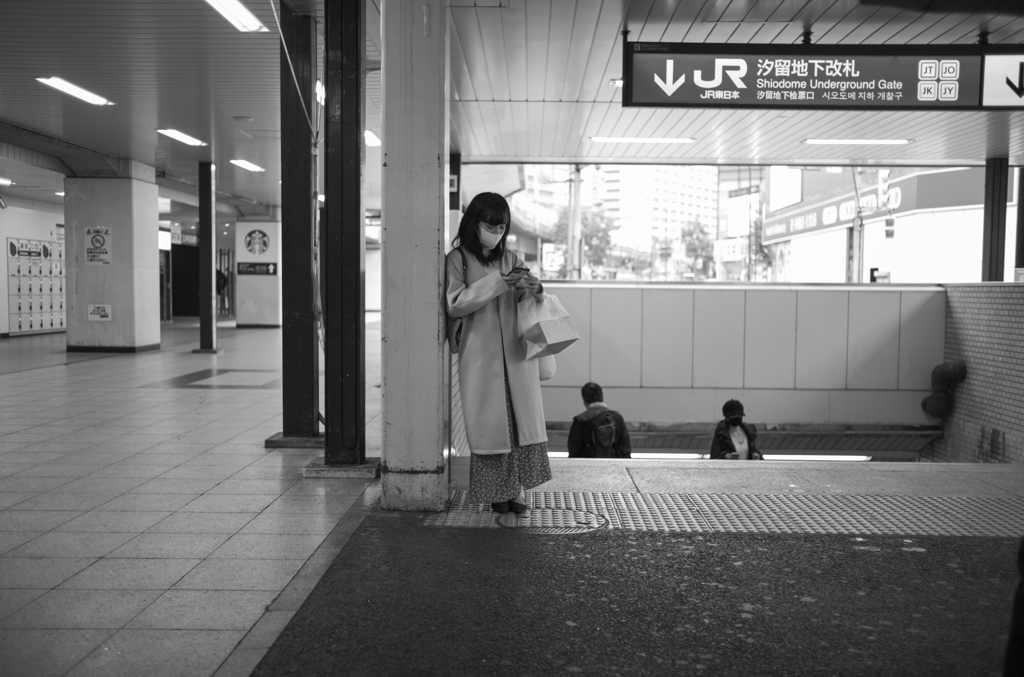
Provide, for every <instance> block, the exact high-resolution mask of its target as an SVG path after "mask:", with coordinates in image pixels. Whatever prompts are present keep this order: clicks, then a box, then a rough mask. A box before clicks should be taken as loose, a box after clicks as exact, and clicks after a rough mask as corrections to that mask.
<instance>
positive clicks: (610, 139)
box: [590, 136, 694, 143]
mask: <svg viewBox="0 0 1024 677" xmlns="http://www.w3.org/2000/svg"><path fill="white" fill-rule="evenodd" d="M590 140H591V141H593V142H594V143H693V141H694V139H691V138H689V137H686V136H683V137H679V138H667V137H654V136H636V137H630V136H592V137H590Z"/></svg>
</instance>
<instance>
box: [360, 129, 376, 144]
mask: <svg viewBox="0 0 1024 677" xmlns="http://www.w3.org/2000/svg"><path fill="white" fill-rule="evenodd" d="M363 139H365V140H366V145H367V146H379V145H380V137H379V136H377V135H376V134H374V133H373V132H371V131H370V130H369V129H367V130H366V131H364V132H363Z"/></svg>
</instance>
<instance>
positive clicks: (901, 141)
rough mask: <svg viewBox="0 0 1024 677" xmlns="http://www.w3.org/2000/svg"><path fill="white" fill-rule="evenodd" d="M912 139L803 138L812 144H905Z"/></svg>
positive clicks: (805, 141)
mask: <svg viewBox="0 0 1024 677" xmlns="http://www.w3.org/2000/svg"><path fill="white" fill-rule="evenodd" d="M911 142H913V139H804V143H807V144H810V145H812V146H905V145H906V144H908V143H911Z"/></svg>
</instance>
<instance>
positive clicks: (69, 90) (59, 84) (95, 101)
mask: <svg viewBox="0 0 1024 677" xmlns="http://www.w3.org/2000/svg"><path fill="white" fill-rule="evenodd" d="M36 80H38V81H39V82H41V83H43V84H44V85H49V86H50V87H53V88H54V89H58V90H60V91H62V92H64V93H65V94H70V95H71V96H73V97H75V98H78V99H81V100H82V101H85V102H87V103H91V104H92V105H94V106H113V105H114V102H113V101H109V100H107V99H104V98H103V97H102V96H100V95H99V94H93V93H92V92H90V91H89V90H87V89H82V88H81V87H79V86H78V85H73V84H71V83H70V82H68V81H67V80H64V79H63V78H36Z"/></svg>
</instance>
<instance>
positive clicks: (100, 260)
mask: <svg viewBox="0 0 1024 677" xmlns="http://www.w3.org/2000/svg"><path fill="white" fill-rule="evenodd" d="M112 239H113V236H112V235H111V233H110V228H107V227H105V226H91V227H88V228H86V229H85V263H86V265H89V266H109V265H110V264H111V263H113V258H112V256H111V240H112Z"/></svg>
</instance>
